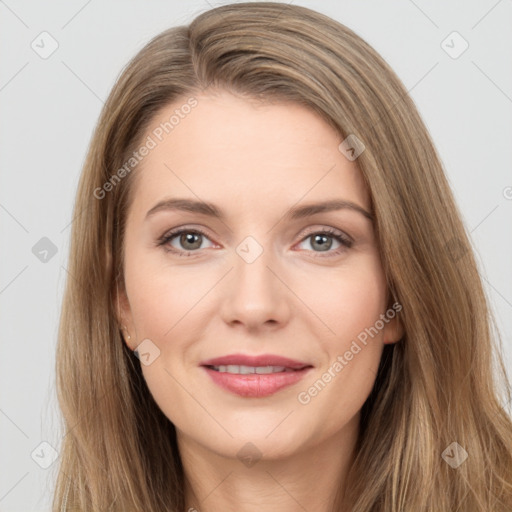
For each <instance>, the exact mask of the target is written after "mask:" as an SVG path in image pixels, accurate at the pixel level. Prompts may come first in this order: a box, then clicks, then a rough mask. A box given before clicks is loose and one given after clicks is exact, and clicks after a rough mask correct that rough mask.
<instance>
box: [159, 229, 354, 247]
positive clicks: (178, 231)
mask: <svg viewBox="0 0 512 512" xmlns="http://www.w3.org/2000/svg"><path fill="white" fill-rule="evenodd" d="M329 230H331V231H332V233H328V235H329V236H332V237H334V236H336V235H337V236H340V237H341V238H347V239H348V241H349V242H350V243H354V238H353V237H352V236H350V235H349V234H348V233H346V232H345V231H343V230H341V229H339V228H335V227H334V226H327V225H323V226H322V227H308V228H304V229H303V230H301V231H300V232H299V234H298V235H297V236H298V237H299V242H302V241H304V240H305V239H306V238H309V237H310V236H311V235H314V234H317V233H322V232H325V231H329ZM206 231H207V230H206V229H203V228H202V227H201V228H198V227H193V226H179V227H176V228H173V229H170V230H168V231H166V232H165V233H164V234H163V235H162V236H161V237H160V238H159V239H160V240H165V239H166V238H174V237H176V236H178V235H180V234H182V233H184V232H196V233H198V234H200V235H201V236H205V237H206V238H208V239H209V240H210V241H211V242H212V243H214V244H215V243H217V242H215V241H214V240H212V239H211V238H210V235H209V234H208V233H207V232H206Z"/></svg>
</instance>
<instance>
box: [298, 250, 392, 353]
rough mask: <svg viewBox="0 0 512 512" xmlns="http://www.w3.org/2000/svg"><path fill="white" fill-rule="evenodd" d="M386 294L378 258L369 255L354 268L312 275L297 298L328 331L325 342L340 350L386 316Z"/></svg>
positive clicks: (304, 283)
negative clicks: (381, 316) (301, 300)
mask: <svg viewBox="0 0 512 512" xmlns="http://www.w3.org/2000/svg"><path fill="white" fill-rule="evenodd" d="M386 290H387V289H386V282H385V278H384V275H383V272H382V268H381V265H380V261H379V259H378V256H377V255H372V254H368V255H365V256H364V257H363V256H361V257H360V258H358V260H357V262H356V263H355V264H353V265H350V266H349V265H347V266H340V267H339V268H338V269H329V271H328V272H326V273H324V274H322V273H317V274H316V275H312V276H311V277H309V278H308V280H307V281H303V284H302V288H301V289H300V291H299V292H298V294H299V295H300V296H301V297H304V298H305V299H306V300H305V302H306V304H307V305H308V306H309V308H310V310H311V311H312V312H313V313H314V315H315V316H316V317H317V318H318V319H319V320H320V321H321V322H322V324H323V326H324V327H325V328H322V333H325V336H322V338H325V339H327V340H329V345H330V346H331V348H333V347H334V348H339V349H340V350H341V349H343V347H344V346H345V345H346V343H347V342H350V340H352V339H354V338H356V337H357V336H358V335H359V334H360V333H361V332H364V330H365V329H366V328H368V327H370V326H372V325H374V324H375V322H376V321H377V320H378V319H379V316H380V315H381V314H382V313H384V312H385V308H386Z"/></svg>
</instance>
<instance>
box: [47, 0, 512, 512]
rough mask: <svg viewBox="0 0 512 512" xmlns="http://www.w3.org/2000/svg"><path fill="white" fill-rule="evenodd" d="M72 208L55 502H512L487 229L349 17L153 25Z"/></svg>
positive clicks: (244, 14) (228, 10) (506, 507)
mask: <svg viewBox="0 0 512 512" xmlns="http://www.w3.org/2000/svg"><path fill="white" fill-rule="evenodd" d="M75 215H76V218H75V220H74V223H73V232H72V239H71V252H70V263H69V265H70V267H69V272H70V275H71V276H73V278H72V279H70V280H68V282H67V288H66V292H65V298H64V303H63V312H62V318H61V326H60V332H59V344H58V353H57V384H58V393H59V401H60V405H61V408H62V412H63V417H64V422H65V428H66V432H67V433H66V435H65V437H64V440H63V446H62V452H61V455H62V457H61V467H60V473H59V478H58V485H57V490H56V494H55V501H54V510H55V511H59V510H80V511H96V510H98V511H99V510H102V511H103V510H119V511H145V512H150V511H152V512H156V511H159V512H161V511H163V510H166V511H173V512H174V511H175V512H183V511H185V510H188V511H192V510H199V511H201V512H203V511H217V510H244V511H252V510H258V511H261V510H279V511H292V510H293V511H295V510H315V511H320V512H322V511H348V510H350V511H352V512H356V511H357V512H368V511H372V512H377V511H378V512H398V511H415V512H416V511H433V510H435V511H436V512H444V511H446V512H448V511H454V510H464V511H490V510H492V511H495V512H496V511H500V512H505V511H510V510H512V424H511V420H510V418H509V417H508V416H507V414H506V413H505V412H504V410H503V409H502V406H503V405H504V404H505V403H506V400H509V399H510V395H507V393H508V390H509V385H508V383H507V381H506V374H505V372H504V368H503V363H501V366H499V369H500V371H501V373H500V374H499V376H498V377H499V379H500V381H499V382H498V381H497V378H496V377H495V375H494V373H493V367H492V358H493V356H496V357H498V358H499V353H498V352H496V353H495V354H494V353H493V349H494V344H493V341H492V339H491V333H490V330H491V329H490V326H491V317H490V313H489V310H488V307H487V304H486V299H485V296H484V293H483V290H482V284H481V280H480V278H479V275H478V272H477V267H476V264H475V259H474V257H473V253H472V250H471V246H470V242H469V241H468V237H467V235H466V232H465V230H464V227H463V225H462V223H461V220H460V214H459V212H458V210H457V208H456V205H455V203H454V199H453V196H452V194H451V191H450V189H449V186H448V184H447V181H446V179H445V176H444V174H443V169H442V166H441V163H440V160H439V157H438V155H437V153H436V150H435V148H434V146H433V144H432V141H431V139H430V137H429V134H428V132H427V130H426V128H425V126H424V124H423V122H422V121H421V119H420V117H419V114H418V112H417V110H416V108H415V106H414V104H413V102H412V100H411V99H410V98H409V96H408V95H407V91H406V90H405V88H404V87H403V85H402V84H401V82H400V80H399V79H398V77H397V76H396V75H395V74H394V73H393V71H392V70H391V69H390V68H389V66H388V65H387V64H386V63H385V62H384V60H383V59H382V58H381V57H380V56H379V55H378V54H377V53H376V52H375V50H373V49H372V48H371V47H370V46H369V45H368V44H367V43H366V42H364V41H363V40H362V39H361V38H360V37H358V36H357V35H356V34H354V33H353V32H352V31H351V30H349V29H348V28H346V27H345V26H343V25H341V24H339V23H337V22H335V21H333V20H331V19H330V18H328V17H326V16H324V15H321V14H319V13H316V12H314V11H312V10H309V9H306V8H304V7H298V6H293V5H286V4H279V3H267V2H265V3H246V4H234V5H226V6H223V7H219V8H216V9H213V10H211V11H208V12H206V13H204V14H202V15H200V16H198V17H197V18H196V19H195V20H194V21H193V22H192V23H191V24H190V26H188V27H177V28H173V29H170V30H168V31H166V32H164V33H162V34H160V35H159V36H157V37H156V38H154V39H153V40H152V41H151V42H150V43H149V44H148V45H147V46H146V47H145V48H143V49H142V50H141V51H140V52H139V54H138V55H137V56H136V57H135V58H134V59H133V60H132V61H131V62H130V63H129V65H128V66H127V67H126V69H125V70H124V72H123V73H122V75H121V76H120V78H119V80H118V82H117V83H116V85H115V87H114V89H113V91H112V93H111V94H110V97H109V98H108V100H107V102H106V104H105V107H104V109H103V112H102V114H101V118H100V121H99V123H98V126H97V129H96V131H95V134H94V137H93V139H92V143H91V147H90V150H89V154H88V158H87V161H86V163H85V166H84V169H83V173H82V176H81V180H80V184H79V188H78V192H77V198H76V205H75ZM189 244H191V245H189ZM333 244H334V245H333ZM501 384H504V385H505V386H504V387H500V386H501Z"/></svg>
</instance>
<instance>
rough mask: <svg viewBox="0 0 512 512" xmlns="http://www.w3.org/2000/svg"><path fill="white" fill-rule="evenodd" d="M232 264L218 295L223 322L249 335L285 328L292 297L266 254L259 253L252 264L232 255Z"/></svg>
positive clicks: (265, 252)
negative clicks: (245, 330)
mask: <svg viewBox="0 0 512 512" xmlns="http://www.w3.org/2000/svg"><path fill="white" fill-rule="evenodd" d="M233 262H234V268H233V270H232V271H231V272H230V273H229V276H228V280H227V282H226V283H225V288H224V289H223V291H222V294H223V300H222V306H221V316H222V318H223V320H224V321H225V322H226V323H227V324H229V325H231V326H235V325H242V326H244V327H245V329H247V330H248V331H252V332H254V331H258V330H261V329H263V330H268V329H270V330H275V329H279V328H282V327H283V326H285V325H286V324H287V323H288V322H289V319H290V312H291V307H290V306H291V305H290V300H291V297H292V296H293V293H291V291H290V290H289V289H288V288H287V286H286V284H285V281H286V279H283V277H284V276H282V275H280V274H282V272H280V271H279V270H278V269H279V265H278V262H277V261H276V259H275V258H272V257H271V255H270V251H263V253H262V254H261V255H260V256H258V257H257V258H256V259H255V260H254V261H252V262H251V261H250V260H245V259H244V258H243V257H240V256H239V254H234V259H233ZM283 281H284V282H283Z"/></svg>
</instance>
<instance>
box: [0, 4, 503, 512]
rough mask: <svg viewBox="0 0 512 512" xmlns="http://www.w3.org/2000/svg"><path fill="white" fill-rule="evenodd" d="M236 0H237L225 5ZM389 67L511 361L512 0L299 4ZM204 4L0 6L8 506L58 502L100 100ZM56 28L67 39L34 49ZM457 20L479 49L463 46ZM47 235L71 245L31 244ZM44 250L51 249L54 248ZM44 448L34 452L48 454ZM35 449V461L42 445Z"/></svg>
mask: <svg viewBox="0 0 512 512" xmlns="http://www.w3.org/2000/svg"><path fill="white" fill-rule="evenodd" d="M223 3H226V2H223ZM294 3H295V4H300V5H304V6H306V7H311V8H313V9H316V10H318V11H321V12H323V13H325V14H327V15H330V16H331V17H333V18H335V19H337V20H338V21H341V22H342V23H344V24H345V25H347V26H348V27H350V28H351V29H352V30H354V31H355V32H356V33H358V34H359V35H360V36H362V37H363V38H364V39H366V40H367V41H368V42H369V43H370V44H371V45H373V46H374V47H375V48H376V49H377V51H378V52H380V53H381V55H382V56H383V57H384V58H385V59H386V60H387V61H388V62H389V64H390V65H391V66H392V67H393V68H394V69H395V71H396V72H397V74H398V75H399V76H400V78H401V79H402V81H403V82H404V84H405V86H406V87H407V89H408V90H409V91H410V95H411V96H412V98H413V99H414V101H415V102H416V104H417V106H418V108H419V110H420V113H421V114H422V116H423V119H424V120H425V122H426V124H427V126H428V128H429V130H430V132H431V134H432V137H433V139H434V142H435V143H436V145H437V148H438V150H439V153H440V155H441V158H442V161H443V163H444V166H445V169H446V172H447V175H448V178H449V180H450V183H451V184H452V187H453V190H454V192H455V195H456V199H457V201H458V203H459V205H460V208H461V210H462V212H463V216H464V219H465V222H466V224H467V226H468V230H469V231H470V232H471V236H472V239H473V242H474V246H475V250H476V251H477V256H478V259H479V262H480V265H481V274H482V277H483V278H484V283H485V285H486V289H487V292H488V295H489V298H490V301H491V305H492V307H493V309H494V312H495V314H496V317H497V320H498V326H499V328H500V329H501V332H502V338H503V344H504V349H505V355H506V357H507V361H508V362H507V365H508V367H509V368H510V367H511V366H512V314H511V313H512V264H511V263H512V258H511V255H512V229H511V225H512V223H511V220H512V173H511V168H512V165H511V164H512V154H511V147H512V144H511V142H512V121H511V113H512V66H511V63H512V31H511V30H510V27H511V26H512V1H511V0H501V1H495V0H484V1H476V0H472V1H467V2H464V3H462V2H444V1H441V0H437V1H434V2H432V1H426V0H421V1H420V0H417V1H415V2H413V1H412V0H403V1H399V0H393V1H387V2H379V1H364V2H362V1H360V0H359V1H357V0H350V1H348V0H345V1H334V0H332V1H327V0H325V1H317V2H313V1H296V2H294ZM217 5H220V3H213V2H211V3H210V2H208V3H207V2H206V1H199V0H196V1H190V2H187V3H185V2H178V1H176V0H174V1H151V2H148V1H142V0H137V1H134V0H130V1H127V0H124V1H119V0H118V1H99V0H89V1H86V0H73V1H51V2H44V3H43V2H36V1H34V0H31V1H21V0H19V1H15V0H6V1H0V24H1V28H0V39H1V47H2V49H3V52H2V60H1V65H0V102H1V106H2V123H1V125H0V130H1V138H0V140H1V143H2V148H1V149H2V151H1V153H0V159H1V161H0V168H1V171H2V172H1V174H0V180H1V182H0V229H1V244H2V251H1V257H2V260H1V265H0V315H1V334H2V344H1V348H0V350H1V357H0V365H1V369H0V379H1V381H0V391H1V394H0V432H1V441H0V443H1V444H0V461H1V463H0V512H7V511H9V512H12V511H20V512H21V511H23V512H29V511H47V510H50V500H51V494H52V491H53V479H54V477H55V472H56V468H57V463H54V464H53V465H51V466H50V467H49V468H48V469H42V468H41V467H40V466H39V465H38V464H36V462H35V460H36V461H38V462H40V463H44V462H50V461H51V449H50V448H49V447H48V446H46V445H43V446H40V443H41V442H47V443H49V444H50V445H52V446H53V447H55V448H56V449H57V450H59V443H60V438H61V436H62V432H60V431H59V423H58V416H57V405H56V398H55V386H54V351H55V344H56V336H57V328H58V320H59V314H60V304H61V300H62V291H63V285H64V282H65V279H67V278H68V274H67V271H66V268H67V253H68V249H69V234H70V227H69V226H70V222H71V208H72V203H73V199H74V195H75V188H76V185H77V181H78V176H79V173H80V170H81V166H82V163H83V160H84V157H85V153H86V150H87V146H88V144H89V139H90V137H91V134H92V131H93V128H94V126H95V123H96V121H97V118H98V115H99V113H100V109H101V107H102V102H103V101H104V100H105V98H106V97H107V95H108V93H109V91H110V89H111V87H112V85H113V83H114V80H115V78H116V77H117V75H118V73H119V72H120V70H121V68H122V67H123V66H124V65H125V63H126V62H127V61H128V60H129V59H130V58H131V57H132V56H133V55H134V54H135V53H136V52H137V51H138V50H139V49H140V48H141V47H142V46H143V45H144V44H145V43H146V42H147V41H148V40H149V39H150V38H151V37H153V36H154V35H156V34H157V33H159V32H160V31H162V30H164V29H166V28H169V27H171V26H174V25H180V24H185V23H188V22H189V21H191V19H192V18H193V17H194V16H195V15H196V14H198V13H200V12H203V11H205V10H207V9H209V8H210V6H212V7H214V6H217ZM43 31H47V32H48V33H49V34H51V37H52V38H54V39H55V40H56V41H57V43H58V48H57V50H56V51H55V52H54V53H53V54H52V55H51V56H49V57H48V58H47V59H43V58H41V57H40V56H39V54H38V53H36V51H34V50H33V49H32V47H31V44H32V42H33V41H35V42H34V45H39V48H40V50H39V51H43V48H42V47H43V44H44V48H45V49H46V50H48V49H49V48H50V39H48V38H47V39H45V40H44V41H43V42H41V38H42V37H48V36H40V34H41V32H43ZM453 31H457V32H458V33H459V34H460V35H461V36H462V37H463V38H464V39H465V40H466V41H467V42H468V44H469V47H468V49H467V50H466V51H465V52H464V53H462V54H461V55H460V56H459V57H458V58H452V56H450V55H449V54H448V53H447V52H446V51H445V49H443V46H445V47H447V46H448V47H449V46H451V47H452V48H451V49H449V48H447V49H448V50H449V51H450V52H452V54H453V52H455V51H457V50H458V49H459V48H461V46H460V44H461V41H460V40H457V39H456V38H457V36H453V35H451V36H450V37H449V38H448V40H447V41H446V43H445V44H444V45H443V46H442V42H443V41H444V40H445V39H446V38H447V37H448V36H449V35H450V34H452V32H453ZM42 237H47V238H49V239H50V240H51V242H52V243H53V244H54V245H55V246H56V249H57V253H56V254H55V255H54V256H53V257H51V258H50V256H51V253H49V254H48V256H47V258H48V261H47V262H46V263H44V262H42V261H40V259H38V258H37V257H36V255H35V254H34V253H33V252H32V248H33V246H34V245H35V244H36V243H37V242H38V241H39V240H40V239H41V238H42ZM40 256H41V257H42V256H44V255H43V254H41V255H40ZM34 450H35V452H34ZM33 452H34V460H33V459H32V458H31V453H33Z"/></svg>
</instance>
